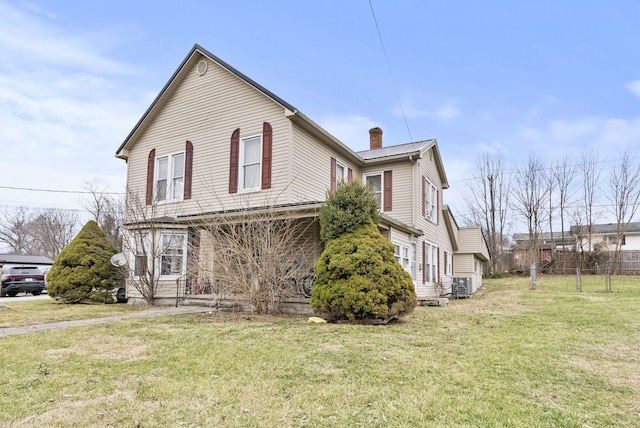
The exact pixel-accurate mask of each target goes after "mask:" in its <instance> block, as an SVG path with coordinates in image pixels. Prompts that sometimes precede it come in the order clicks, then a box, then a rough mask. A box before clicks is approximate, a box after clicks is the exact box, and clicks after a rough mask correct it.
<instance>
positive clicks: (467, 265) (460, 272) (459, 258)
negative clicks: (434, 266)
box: [453, 254, 474, 277]
mask: <svg viewBox="0 0 640 428" xmlns="http://www.w3.org/2000/svg"><path fill="white" fill-rule="evenodd" d="M473 264H474V257H473V254H455V255H454V256H453V276H462V277H467V276H470V275H471V273H472V272H473Z"/></svg>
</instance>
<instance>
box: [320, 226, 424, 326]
mask: <svg viewBox="0 0 640 428" xmlns="http://www.w3.org/2000/svg"><path fill="white" fill-rule="evenodd" d="M393 250H394V247H393V244H391V243H390V242H388V241H387V240H386V239H385V238H384V237H383V236H382V234H381V233H380V231H379V230H378V227H377V226H376V225H375V224H374V223H368V224H366V225H363V226H360V227H359V228H357V229H356V230H355V231H354V232H351V233H346V234H343V235H342V236H340V237H338V238H336V239H332V240H331V241H329V242H328V243H327V246H326V247H325V250H324V251H323V252H322V255H321V256H320V258H319V259H318V261H317V262H316V264H315V275H316V281H315V283H314V285H313V288H312V289H311V307H312V308H313V310H314V311H315V312H316V313H317V314H320V315H322V316H324V317H325V318H326V319H328V320H330V321H336V320H360V321H363V320H388V319H391V318H394V317H398V316H401V315H405V314H407V313H409V312H411V311H412V310H413V309H414V308H415V307H416V304H417V299H416V293H415V289H414V286H413V281H412V279H411V275H409V273H407V272H406V271H405V270H404V269H403V268H402V266H400V264H399V263H398V261H397V260H396V259H395V257H394V251H393Z"/></svg>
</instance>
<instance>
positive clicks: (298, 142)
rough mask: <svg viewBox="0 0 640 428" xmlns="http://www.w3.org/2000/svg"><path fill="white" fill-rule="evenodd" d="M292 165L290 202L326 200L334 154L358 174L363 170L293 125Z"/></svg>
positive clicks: (357, 175) (355, 175)
mask: <svg viewBox="0 0 640 428" xmlns="http://www.w3.org/2000/svg"><path fill="white" fill-rule="evenodd" d="M292 145H293V147H292V156H291V157H292V169H291V178H290V182H291V202H302V201H324V200H325V197H326V192H327V190H329V189H330V187H331V158H332V157H333V158H335V159H336V160H338V161H340V162H341V163H342V164H344V165H345V166H346V167H347V168H351V169H352V170H353V178H354V179H355V178H358V177H359V174H360V170H359V169H357V168H356V167H355V165H353V164H352V163H349V162H347V161H346V160H345V159H344V158H343V157H341V156H339V155H337V154H336V153H335V152H333V151H332V150H330V149H329V148H328V147H327V146H325V145H324V144H322V143H320V142H319V141H318V140H317V139H316V138H315V137H313V136H311V135H309V133H307V132H306V131H305V130H303V129H301V128H299V127H298V126H295V125H294V127H293V143H292Z"/></svg>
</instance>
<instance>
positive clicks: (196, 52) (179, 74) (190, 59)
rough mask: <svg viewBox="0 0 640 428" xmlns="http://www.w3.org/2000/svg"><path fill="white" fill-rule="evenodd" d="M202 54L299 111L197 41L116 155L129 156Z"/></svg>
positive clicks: (254, 86) (271, 97)
mask: <svg viewBox="0 0 640 428" xmlns="http://www.w3.org/2000/svg"><path fill="white" fill-rule="evenodd" d="M200 55H201V56H205V57H207V58H209V59H210V60H211V61H213V62H215V63H216V64H218V65H219V66H220V67H222V68H223V69H225V70H227V71H228V72H229V73H231V74H233V75H235V76H236V77H238V78H239V79H240V80H242V81H244V82H246V83H247V84H248V85H250V86H252V87H253V88H255V89H256V90H257V91H258V92H260V93H262V94H263V95H265V96H266V97H268V98H270V99H271V100H273V101H274V102H275V103H277V104H280V105H281V106H282V107H284V108H285V109H287V110H289V111H291V112H292V113H293V114H295V113H296V112H297V111H298V109H296V108H295V107H294V106H293V105H291V104H289V103H288V102H286V101H285V100H283V99H282V98H280V97H279V96H277V95H276V94H274V93H273V92H271V91H269V90H268V89H266V88H265V87H264V86H262V85H260V84H259V83H257V82H256V81H254V80H252V79H251V78H249V77H248V76H246V75H245V74H243V73H241V72H240V71H238V70H237V69H235V68H233V67H232V66H230V65H229V64H227V63H226V62H224V61H223V60H221V59H220V58H218V57H217V56H215V55H214V54H212V53H211V52H209V51H208V50H206V49H204V48H203V47H202V46H200V45H198V44H197V43H196V44H195V45H193V48H191V50H190V51H189V53H188V54H187V56H186V57H185V59H184V60H183V61H182V62H181V63H180V65H179V66H178V68H177V69H176V71H175V72H174V73H173V75H172V76H171V77H170V78H169V81H168V82H167V83H166V84H165V85H164V87H163V88H162V90H161V91H160V93H159V94H158V95H157V96H156V98H155V99H154V100H153V102H152V103H151V105H150V106H149V108H148V109H147V111H145V112H144V114H143V115H142V117H141V118H140V120H139V121H138V123H136V125H135V126H134V127H133V129H132V130H131V132H130V133H129V135H127V138H125V140H124V141H123V142H122V144H121V145H120V147H118V150H116V157H119V158H123V159H126V158H127V156H126V154H125V153H124V150H125V148H126V147H127V145H128V143H129V142H130V141H131V140H132V138H133V137H134V136H135V135H136V134H137V133H138V132H139V131H141V130H143V129H144V124H145V122H146V120H147V118H150V117H152V116H154V113H156V111H157V110H158V109H159V108H160V107H161V106H162V105H163V104H164V103H163V100H164V99H166V98H167V97H168V96H169V95H170V94H171V93H173V91H174V90H175V87H176V86H178V84H179V83H180V82H182V80H183V79H184V76H185V69H187V68H188V67H187V66H188V65H192V64H194V63H195V62H196V61H197V60H198V59H199V58H200Z"/></svg>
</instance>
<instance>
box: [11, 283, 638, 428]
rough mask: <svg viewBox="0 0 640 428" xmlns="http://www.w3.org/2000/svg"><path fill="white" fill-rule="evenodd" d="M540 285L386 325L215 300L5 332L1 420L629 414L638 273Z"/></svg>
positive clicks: (568, 419)
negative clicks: (197, 309) (269, 311)
mask: <svg viewBox="0 0 640 428" xmlns="http://www.w3.org/2000/svg"><path fill="white" fill-rule="evenodd" d="M591 279H596V280H597V278H589V280H591ZM572 281H573V282H572ZM536 285H537V287H536V290H533V291H532V290H529V289H528V287H529V283H528V279H522V278H521V279H517V278H516V279H513V278H508V279H500V280H491V281H487V287H486V290H484V291H483V292H482V293H480V294H479V295H476V296H475V297H473V298H472V299H467V300H458V301H452V302H450V305H449V306H448V307H445V308H417V309H416V311H415V312H414V313H413V314H411V315H410V316H408V317H407V318H406V319H405V320H404V321H403V322H401V323H397V324H394V325H389V326H384V327H383V326H352V325H331V324H323V325H317V324H308V323H306V322H305V321H306V318H304V317H296V316H291V317H279V318H276V317H259V316H255V315H249V314H215V313H214V314H201V315H181V316H174V317H161V318H149V319H129V320H124V321H119V322H117V323H113V324H103V325H92V326H89V327H83V328H69V329H65V330H59V331H47V332H41V333H37V334H30V335H25V336H7V337H4V338H0V361H2V362H3V364H2V365H0V409H2V411H1V412H0V426H3V425H8V426H36V427H38V426H42V427H44V426H55V427H72V426H96V427H102V426H125V427H129V426H141V427H156V426H158V427H160V426H184V427H198V426H199V427H209V426H216V427H265V426H266V427H325V426H349V427H357V426H371V427H506V426H511V427H611V426H616V427H634V426H637V424H638V420H640V419H639V418H640V402H639V400H638V399H637V397H638V394H639V393H640V313H639V312H638V309H637V308H638V302H639V301H640V284H639V282H638V278H636V277H624V278H623V277H620V278H618V277H616V278H614V279H613V281H612V288H613V291H614V292H613V293H604V292H603V291H604V280H603V281H602V286H599V285H598V283H597V282H596V283H594V284H593V285H591V284H590V283H589V282H588V281H586V279H585V277H583V281H582V289H583V292H582V293H577V292H576V291H575V281H574V279H573V278H568V277H564V278H555V277H554V278H552V277H539V278H538V281H537V284H536ZM16 305H17V304H16ZM83 310H84V309H83ZM2 316H4V314H3V312H0V317H2ZM0 319H2V318H0ZM12 322H15V321H12Z"/></svg>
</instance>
